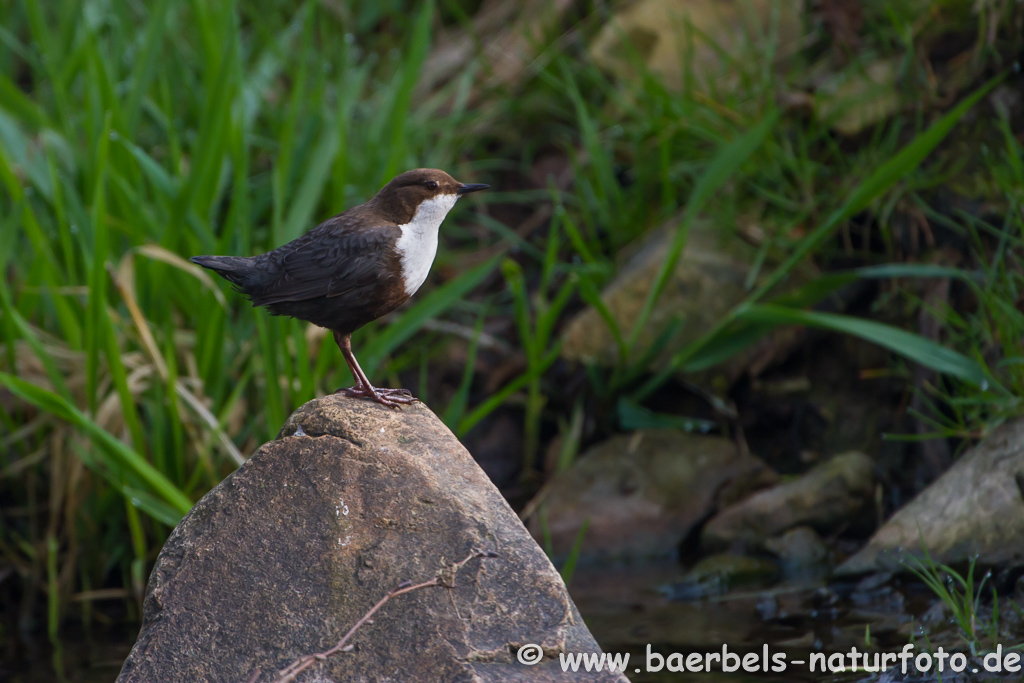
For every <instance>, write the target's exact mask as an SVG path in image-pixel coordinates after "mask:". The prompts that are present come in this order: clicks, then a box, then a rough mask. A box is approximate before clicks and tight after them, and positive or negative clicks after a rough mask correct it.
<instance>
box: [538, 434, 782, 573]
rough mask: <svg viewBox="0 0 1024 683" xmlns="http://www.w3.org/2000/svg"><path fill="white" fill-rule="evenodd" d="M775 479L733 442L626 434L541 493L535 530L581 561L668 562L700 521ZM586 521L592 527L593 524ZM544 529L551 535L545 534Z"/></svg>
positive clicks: (591, 452) (589, 454)
mask: <svg viewBox="0 0 1024 683" xmlns="http://www.w3.org/2000/svg"><path fill="white" fill-rule="evenodd" d="M777 480H778V475H776V474H775V472H773V471H772V470H771V468H769V467H768V466H767V465H765V464H764V462H762V461H761V460H760V459H759V458H756V457H754V456H752V455H749V454H744V453H741V452H740V451H739V449H738V448H737V447H736V444H735V443H734V442H733V441H730V440H729V439H725V438H721V437H711V436H699V435H695V434H689V433H686V432H683V431H678V430H674V429H652V430H642V431H638V432H634V433H633V434H622V435H618V436H615V437H612V438H611V439H609V440H607V441H604V442H602V443H600V444H598V445H597V446H594V447H593V448H591V449H589V450H588V451H587V452H586V453H584V454H583V455H581V456H580V457H579V459H578V460H577V461H576V463H575V464H574V465H573V466H572V467H571V468H569V469H568V470H566V471H564V472H562V473H561V474H559V475H557V476H556V477H555V478H554V479H552V480H551V482H550V483H549V484H548V485H547V486H546V487H545V489H544V490H542V491H541V493H539V494H538V499H537V501H536V503H535V504H531V506H530V507H533V508H535V509H536V510H537V511H538V514H535V515H533V516H532V517H531V521H530V529H531V531H532V532H533V534H534V536H535V537H536V538H538V539H543V540H546V539H545V538H544V537H545V535H546V534H550V539H551V542H552V547H553V549H554V552H555V554H556V555H563V556H564V555H565V554H567V553H568V552H569V551H570V550H571V549H572V547H573V545H574V544H575V543H576V540H577V538H578V537H579V534H580V530H581V529H582V528H583V525H584V524H585V523H586V524H587V532H586V534H585V535H584V537H583V539H582V545H581V546H580V553H581V557H582V558H584V559H612V558H629V559H636V558H639V557H654V556H668V555H671V554H673V553H674V552H675V550H676V548H677V546H678V545H679V543H680V541H682V540H683V539H684V538H686V536H687V534H689V533H690V531H691V530H692V529H693V528H694V527H695V526H696V525H697V524H698V523H700V522H701V521H702V520H704V519H706V518H707V517H708V516H709V515H711V514H713V513H714V512H715V511H716V510H718V509H719V508H720V507H724V506H725V505H728V504H730V503H732V502H734V501H736V500H739V499H741V498H743V497H745V496H747V495H749V494H750V493H751V492H752V491H755V490H757V489H759V488H764V487H765V486H770V485H771V484H773V483H775V482H776V481H777ZM588 520H589V522H588ZM545 527H546V530H545Z"/></svg>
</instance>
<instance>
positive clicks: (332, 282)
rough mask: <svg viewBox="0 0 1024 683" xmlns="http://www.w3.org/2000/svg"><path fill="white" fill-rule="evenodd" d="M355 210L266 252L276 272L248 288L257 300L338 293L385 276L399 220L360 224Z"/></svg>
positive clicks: (270, 269) (267, 269)
mask: <svg viewBox="0 0 1024 683" xmlns="http://www.w3.org/2000/svg"><path fill="white" fill-rule="evenodd" d="M356 218H357V217H356V216H349V215H346V214H341V215H339V216H335V217H334V218H331V219H329V220H327V221H325V222H324V223H323V224H321V225H320V226H319V227H317V228H315V229H313V230H311V231H309V232H308V233H306V234H305V235H303V236H302V237H299V238H298V239H296V240H294V241H292V242H289V243H288V244H286V245H284V246H283V247H279V248H277V249H275V250H273V251H270V252H267V253H266V254H264V255H263V256H262V257H261V258H263V259H265V261H264V263H263V264H261V267H262V268H263V269H264V270H265V272H269V273H274V274H275V275H276V277H275V278H274V279H273V280H271V281H270V282H269V283H268V284H267V286H266V287H265V288H263V290H262V291H260V292H253V291H249V292H247V293H248V294H249V296H250V298H251V299H252V303H253V305H255V306H268V305H271V304H278V303H283V302H286V301H304V300H307V299H315V298H318V297H336V296H340V295H342V294H345V293H346V292H349V291H351V290H353V289H357V288H360V287H366V286H368V285H372V284H373V283H374V281H376V280H378V279H381V278H384V277H388V276H389V275H390V273H389V270H388V268H387V267H386V266H387V265H388V261H389V259H390V258H391V257H392V254H391V252H392V251H393V249H394V244H395V241H396V240H397V239H398V237H399V236H400V235H401V228H399V227H398V226H397V225H391V224H381V225H371V226H366V225H360V226H359V228H358V229H355V228H354V225H353V224H354V222H355V219H356Z"/></svg>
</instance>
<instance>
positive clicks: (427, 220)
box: [395, 194, 459, 296]
mask: <svg viewBox="0 0 1024 683" xmlns="http://www.w3.org/2000/svg"><path fill="white" fill-rule="evenodd" d="M458 198H459V195H457V194H442V195H438V196H436V197H434V198H433V199H428V200H427V201H425V202H423V203H422V204H420V206H419V208H418V209H416V214H415V215H414V216H413V217H412V220H411V221H409V222H408V223H406V224H405V225H400V226H398V227H400V228H401V229H402V236H401V237H399V238H398V242H396V243H395V246H397V247H398V251H399V253H400V254H401V255H402V274H403V275H404V276H405V293H406V294H408V295H409V296H412V295H413V294H415V293H416V290H417V289H419V288H420V285H422V284H423V281H424V280H426V279H427V273H429V272H430V266H431V265H432V264H433V263H434V256H435V255H436V254H437V231H438V229H439V228H440V227H441V221H443V220H444V217H445V216H447V215H448V212H449V211H451V210H452V207H453V206H455V201H456V200H457V199H458Z"/></svg>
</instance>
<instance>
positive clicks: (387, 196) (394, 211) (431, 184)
mask: <svg viewBox="0 0 1024 683" xmlns="http://www.w3.org/2000/svg"><path fill="white" fill-rule="evenodd" d="M488 187H490V186H489V185H482V184H466V183H460V182H459V181H458V180H456V179H455V178H452V177H451V176H450V175H448V174H447V173H445V172H444V171H442V170H440V169H437V168H417V169H413V170H411V171H406V172H405V173H401V174H399V175H397V176H395V177H394V178H393V179H392V180H391V182H389V183H388V184H387V185H385V186H384V187H383V188H381V190H380V192H378V193H377V196H376V197H374V198H373V199H372V200H371V201H372V203H373V204H374V206H375V208H376V209H377V210H378V211H382V212H384V213H386V214H387V215H388V216H390V217H391V219H392V220H394V221H395V222H396V223H399V224H404V223H408V222H410V221H411V220H412V219H413V217H414V216H415V215H416V212H417V211H418V210H420V209H421V208H422V209H423V210H424V211H426V212H429V213H434V212H435V211H440V212H442V217H443V214H447V213H448V211H450V210H451V208H452V207H453V206H455V202H456V200H457V199H458V198H459V197H461V196H462V195H464V194H468V193H470V192H477V191H479V190H486V189H487V188H488Z"/></svg>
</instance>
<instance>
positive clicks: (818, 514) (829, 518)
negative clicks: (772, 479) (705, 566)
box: [701, 451, 875, 548]
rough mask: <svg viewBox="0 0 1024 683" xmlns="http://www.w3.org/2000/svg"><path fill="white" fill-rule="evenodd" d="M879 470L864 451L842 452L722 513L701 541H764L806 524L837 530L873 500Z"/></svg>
mask: <svg viewBox="0 0 1024 683" xmlns="http://www.w3.org/2000/svg"><path fill="white" fill-rule="evenodd" d="M874 471H875V466H874V461H872V460H871V458H869V457H868V456H866V455H864V454H863V453H860V452H857V451H852V452H850V453H844V454H841V455H837V456H835V457H833V458H832V459H831V460H828V461H827V462H824V463H822V464H820V465H817V466H816V467H814V468H812V469H811V470H810V471H808V472H807V473H806V474H803V475H801V476H800V477H798V478H796V479H794V480H792V481H788V482H786V483H784V484H780V485H778V486H775V487H773V488H770V489H766V490H764V491H759V492H758V493H755V494H754V495H753V496H751V497H750V498H747V499H746V500H744V501H741V502H739V503H737V504H736V505H733V506H731V507H729V508H727V509H725V510H724V511H722V512H720V513H719V514H717V515H716V516H715V517H713V518H712V519H711V520H710V521H709V522H708V523H707V524H706V525H705V526H704V529H703V531H702V533H701V544H702V545H704V546H706V547H709V548H721V547H727V546H729V545H731V544H733V543H736V542H739V543H742V544H747V545H752V546H763V545H764V543H765V541H766V540H767V539H769V538H771V537H772V536H776V535H778V534H781V533H783V532H784V531H787V530H789V529H792V528H793V527H796V526H801V525H807V526H810V527H812V528H814V529H816V530H818V531H821V532H825V533H827V532H830V531H834V530H836V529H837V528H839V527H840V526H841V525H843V524H845V523H848V522H849V520H850V518H851V517H853V516H854V515H856V514H857V513H858V512H860V511H861V510H862V509H863V508H864V506H865V505H866V504H867V503H868V502H870V501H871V499H872V494H873V493H874Z"/></svg>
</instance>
